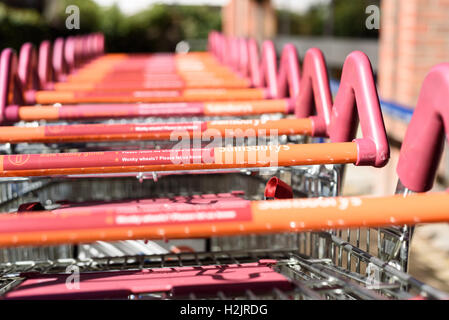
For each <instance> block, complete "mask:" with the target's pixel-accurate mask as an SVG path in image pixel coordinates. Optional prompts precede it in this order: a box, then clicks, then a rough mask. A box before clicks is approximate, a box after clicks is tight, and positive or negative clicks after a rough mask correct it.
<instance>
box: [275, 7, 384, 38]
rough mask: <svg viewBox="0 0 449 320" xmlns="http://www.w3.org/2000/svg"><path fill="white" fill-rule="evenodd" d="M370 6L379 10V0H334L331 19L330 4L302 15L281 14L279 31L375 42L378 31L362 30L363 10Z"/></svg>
mask: <svg viewBox="0 0 449 320" xmlns="http://www.w3.org/2000/svg"><path fill="white" fill-rule="evenodd" d="M371 4H374V5H377V6H380V0H350V1H349V0H333V8H334V9H333V16H330V15H331V14H332V10H331V6H330V5H329V4H317V5H313V6H311V7H310V8H309V10H308V11H307V12H305V13H302V14H297V13H293V12H287V11H284V10H280V11H278V29H279V30H281V31H283V32H287V33H288V34H290V35H303V36H322V35H324V34H326V35H333V36H336V37H356V38H357V37H358V38H376V37H378V34H379V33H378V30H368V29H367V28H366V26H365V21H366V18H367V17H368V15H367V14H366V13H365V10H366V7H367V6H369V5H371ZM286 24H287V25H289V28H288V30H286V27H285V25H286Z"/></svg>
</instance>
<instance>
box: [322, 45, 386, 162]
mask: <svg viewBox="0 0 449 320" xmlns="http://www.w3.org/2000/svg"><path fill="white" fill-rule="evenodd" d="M356 111H357V112H358V118H359V120H360V127H361V130H362V134H363V138H361V139H355V140H354V141H355V142H356V143H357V148H358V159H357V163H356V165H370V166H375V167H382V166H384V165H385V164H386V163H387V162H388V158H389V156H390V148H389V146H388V140H387V135H386V132H385V125H384V122H383V118H382V111H381V109H380V103H379V97H378V95H377V90H376V86H375V83H374V77H373V71H372V68H371V63H370V61H369V59H368V57H367V56H366V55H365V54H364V53H363V52H360V51H354V52H352V53H351V54H350V55H349V56H348V57H347V58H346V60H345V63H344V65H343V71H342V76H341V82H340V88H339V89H338V92H337V96H336V97H335V102H334V105H333V108H332V114H331V122H330V125H329V128H328V133H329V137H330V139H331V141H332V142H345V141H350V140H351V139H353V137H354V136H355V132H356V129H357V123H356V121H354V120H355V119H356V118H355V112H356Z"/></svg>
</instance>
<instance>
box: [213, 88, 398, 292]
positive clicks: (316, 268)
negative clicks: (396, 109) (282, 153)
mask: <svg viewBox="0 0 449 320" xmlns="http://www.w3.org/2000/svg"><path fill="white" fill-rule="evenodd" d="M337 101H339V100H338V96H337V100H336V103H337ZM362 145H363V144H362ZM384 155H385V154H383V155H381V158H382V156H384ZM290 226H291V225H290ZM354 251H356V250H354ZM299 261H300V259H299ZM300 265H304V264H300ZM310 269H312V270H315V271H317V270H318V271H321V273H322V274H326V272H324V271H323V269H322V268H320V267H317V266H315V267H314V268H310V267H309V270H310ZM387 269H388V268H387ZM402 279H404V277H402ZM223 290H224V291H226V290H225V289H223ZM357 290H360V289H357ZM357 290H356V291H357ZM390 290H391V288H390ZM331 291H332V290H331ZM360 291H361V292H364V291H363V290H360ZM275 292H277V293H278V294H279V290H278V291H275ZM280 293H281V296H282V292H280ZM358 294H360V292H359V293H358ZM219 296H221V297H223V295H222V294H221V295H219ZM349 296H351V294H350V295H349ZM362 296H363V295H362ZM367 296H368V297H373V295H368V294H367V293H366V292H365V297H367ZM282 297H285V295H284V296H282ZM359 297H360V296H359ZM402 297H404V296H402Z"/></svg>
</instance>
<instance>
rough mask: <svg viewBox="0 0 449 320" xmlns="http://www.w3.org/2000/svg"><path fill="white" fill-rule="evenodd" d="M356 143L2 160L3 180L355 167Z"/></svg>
mask: <svg viewBox="0 0 449 320" xmlns="http://www.w3.org/2000/svg"><path fill="white" fill-rule="evenodd" d="M357 152H358V150H357V143H355V142H345V143H320V144H292V145H271V146H267V145H262V146H246V147H218V148H204V149H170V150H139V151H107V152H78V153H53V154H31V155H30V154H18V155H6V156H5V155H2V156H0V176H1V177H26V176H53V175H70V174H94V173H119V172H159V171H183V170H206V169H227V168H258V167H277V166H279V167H284V166H285V167H289V166H298V165H313V164H344V163H356V162H357V159H358V154H357Z"/></svg>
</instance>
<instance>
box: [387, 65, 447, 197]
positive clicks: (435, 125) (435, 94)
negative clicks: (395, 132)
mask: <svg viewBox="0 0 449 320" xmlns="http://www.w3.org/2000/svg"><path fill="white" fill-rule="evenodd" d="M448 132H449V63H442V64H439V65H437V66H435V67H433V68H432V69H431V70H430V72H429V73H428V74H427V76H426V78H425V79H424V82H423V84H422V87H421V91H420V94H419V98H418V104H417V106H416V108H415V111H414V112H413V116H412V119H411V120H410V123H409V125H408V128H407V132H406V134H405V138H404V141H403V142H402V147H401V152H400V155H399V162H398V166H397V169H396V171H397V173H398V176H399V179H400V181H401V182H402V184H403V185H404V186H405V187H406V188H408V189H410V190H412V191H414V192H425V191H429V190H430V189H431V188H432V185H433V181H434V179H435V175H436V171H437V168H438V163H439V161H440V158H441V154H442V152H443V147H444V139H445V137H447V134H448Z"/></svg>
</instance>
